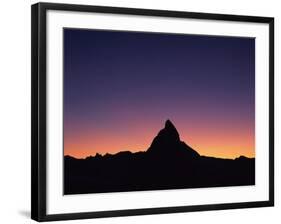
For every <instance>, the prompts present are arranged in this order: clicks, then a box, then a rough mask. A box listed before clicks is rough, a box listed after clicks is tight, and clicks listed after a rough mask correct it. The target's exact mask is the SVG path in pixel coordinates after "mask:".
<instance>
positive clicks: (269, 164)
mask: <svg viewBox="0 0 281 224" xmlns="http://www.w3.org/2000/svg"><path fill="white" fill-rule="evenodd" d="M273 76H274V19H273V18H270V17H256V16H240V15H222V14H209V13H194V12H182V11H181V12H180V11H163V10H150V9H135V8H134V9H133V8H115V7H102V6H86V5H68V4H53V3H38V4H35V5H33V6H32V208H31V210H32V212H31V214H32V219H34V220H37V221H53V220H67V219H83V218H98V217H113V216H129V215H145V214H160V213H175V212H189V211H203V210H218V209H233V208H251V207H262V206H273V205H274V164H273V162H274V154H273V147H274V90H273V87H274V83H273V82H274V78H273Z"/></svg>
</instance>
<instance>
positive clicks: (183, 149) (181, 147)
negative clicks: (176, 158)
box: [147, 120, 199, 157]
mask: <svg viewBox="0 0 281 224" xmlns="http://www.w3.org/2000/svg"><path fill="white" fill-rule="evenodd" d="M147 151H148V152H153V153H157V154H159V155H161V154H162V155H163V154H170V155H171V154H178V153H189V154H190V156H192V157H194V156H199V154H198V153H197V152H196V151H195V150H193V149H192V148H191V147H189V146H188V145H187V144H185V143H184V142H182V141H181V140H180V136H179V133H178V131H177V129H176V128H175V126H174V124H173V123H172V122H171V121H170V120H167V121H166V122H165V127H164V128H163V129H162V130H160V131H159V133H158V135H157V136H156V137H155V138H154V139H153V141H152V143H151V146H150V147H149V149H148V150H147Z"/></svg>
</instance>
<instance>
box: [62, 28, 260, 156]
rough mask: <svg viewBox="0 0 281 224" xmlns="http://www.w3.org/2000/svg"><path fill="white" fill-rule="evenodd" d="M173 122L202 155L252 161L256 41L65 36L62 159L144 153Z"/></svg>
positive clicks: (72, 32) (71, 32) (87, 33)
mask: <svg viewBox="0 0 281 224" xmlns="http://www.w3.org/2000/svg"><path fill="white" fill-rule="evenodd" d="M167 119H170V120H171V121H172V122H173V124H174V125H175V126H176V128H177V130H178V132H179V134H180V137H181V140H182V141H185V142H186V143H187V144H188V145H189V146H191V147H192V148H193V149H195V150H196V151H197V152H198V153H200V154H201V155H207V156H215V157H223V158H235V157H238V156H240V155H245V156H248V157H254V156H255V133H254V131H255V40H254V39H252V38H238V37H236V38H233V37H217V36H213V37H212V36H198V35H180V34H177V35H175V34H172V35H171V34H156V33H142V32H137V33H136V32H120V31H118V32H117V31H98V30H80V29H64V154H65V155H71V156H74V157H77V158H84V157H87V156H89V155H95V154H96V153H101V154H105V153H116V152H119V151H124V150H130V151H144V150H146V149H147V148H148V147H149V146H150V144H151V142H152V140H153V138H154V137H155V136H156V135H157V133H158V132H159V131H160V129H162V128H163V127H164V124H165V121H166V120H167Z"/></svg>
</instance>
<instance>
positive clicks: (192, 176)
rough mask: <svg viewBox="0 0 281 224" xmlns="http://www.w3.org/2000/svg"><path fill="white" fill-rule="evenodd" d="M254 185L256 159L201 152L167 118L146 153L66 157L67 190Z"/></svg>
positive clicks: (81, 192)
mask: <svg viewBox="0 0 281 224" xmlns="http://www.w3.org/2000/svg"><path fill="white" fill-rule="evenodd" d="M254 184H255V159H254V158H247V157H244V156H240V157H239V158H236V159H219V158H212V157H205V156H200V155H199V154H198V153H197V152H196V151H195V150H193V149H192V148H191V147H189V146H188V145H187V144H185V143H184V142H183V141H181V140H180V138H179V134H178V132H177V130H176V128H175V127H174V125H173V124H172V123H171V122H170V121H169V120H168V121H166V123H165V128H164V129H162V130H161V131H160V132H159V133H158V135H157V136H156V137H155V138H154V140H153V142H152V144H151V146H150V147H149V148H148V150H147V151H145V152H136V153H131V152H129V151H124V152H119V153H117V154H114V155H111V154H106V155H104V156H102V155H99V154H97V155H96V156H94V157H92V156H90V157H87V158H86V159H76V158H73V157H70V156H65V157H64V193H65V194H83V193H102V192H121V191H141V190H161V189H180V188H199V187H221V186H242V185H254Z"/></svg>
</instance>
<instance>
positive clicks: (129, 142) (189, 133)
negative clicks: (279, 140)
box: [64, 123, 255, 158]
mask: <svg viewBox="0 0 281 224" xmlns="http://www.w3.org/2000/svg"><path fill="white" fill-rule="evenodd" d="M175 126H176V128H177V130H178V132H179V134H180V138H181V141H184V142H185V143H186V144H188V145H189V146H191V147H192V148H193V149H194V150H196V151H197V152H198V153H199V154H200V155H204V156H212V157H219V158H236V157H239V156H241V155H242V156H247V157H251V158H252V157H255V137H254V133H252V132H253V130H250V129H249V127H244V128H241V126H237V127H235V125H234V126H232V127H231V129H229V130H225V129H220V128H218V129H216V130H210V129H211V128H205V129H204V128H194V127H192V128H185V126H184V124H181V125H180V124H179V125H178V124H177V123H175ZM245 126H246V125H245ZM162 128H163V126H159V125H152V124H151V123H150V125H149V128H147V127H146V125H137V126H135V127H132V131H131V132H129V134H128V132H127V133H126V134H125V133H122V131H117V130H114V129H113V130H111V131H104V133H98V134H96V133H92V131H91V130H88V131H86V132H83V133H80V134H77V133H75V135H74V136H71V134H69V135H65V137H64V155H70V156H73V157H76V158H85V157H87V156H90V155H92V156H94V155H95V154H96V153H99V154H102V155H104V154H106V153H110V154H115V153H117V152H119V151H131V152H137V151H146V150H147V149H148V148H149V146H150V144H151V142H152V140H153V138H154V137H155V136H156V135H157V133H158V132H159V131H160V130H161V129H162ZM148 130H149V131H148ZM218 130H219V131H218Z"/></svg>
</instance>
